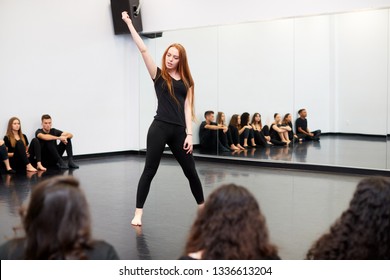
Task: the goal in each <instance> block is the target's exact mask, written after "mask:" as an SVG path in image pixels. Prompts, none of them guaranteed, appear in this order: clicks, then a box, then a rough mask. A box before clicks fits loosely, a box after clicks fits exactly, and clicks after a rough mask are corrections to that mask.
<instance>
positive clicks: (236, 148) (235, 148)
mask: <svg viewBox="0 0 390 280" xmlns="http://www.w3.org/2000/svg"><path fill="white" fill-rule="evenodd" d="M230 149H231V150H232V151H237V150H239V149H240V148H239V147H237V146H236V145H234V144H231V145H230Z"/></svg>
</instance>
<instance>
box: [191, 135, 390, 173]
mask: <svg viewBox="0 0 390 280" xmlns="http://www.w3.org/2000/svg"><path fill="white" fill-rule="evenodd" d="M389 148H390V146H389ZM194 154H195V155H196V156H202V155H203V156H218V157H223V158H233V159H241V160H244V159H246V160H259V161H272V162H288V163H305V164H319V165H337V166H350V167H359V168H370V169H387V168H390V166H388V163H387V161H388V159H387V144H386V140H385V138H381V137H378V138H376V137H367V136H331V135H323V136H322V137H321V141H320V142H303V143H296V144H294V145H293V146H290V147H271V148H257V149H249V150H247V151H241V152H238V153H237V152H236V153H233V152H231V153H230V152H227V153H220V154H210V153H205V152H202V151H200V150H199V149H197V150H195V151H194Z"/></svg>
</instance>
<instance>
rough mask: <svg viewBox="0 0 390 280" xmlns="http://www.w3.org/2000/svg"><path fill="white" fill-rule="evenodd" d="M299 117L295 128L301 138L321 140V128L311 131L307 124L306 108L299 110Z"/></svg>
mask: <svg viewBox="0 0 390 280" xmlns="http://www.w3.org/2000/svg"><path fill="white" fill-rule="evenodd" d="M298 114H299V118H298V119H296V120H295V129H296V133H297V136H298V138H299V139H305V140H309V141H310V140H313V141H319V140H320V136H321V130H315V131H310V129H309V127H308V126H307V119H306V117H307V111H306V109H300V110H299V111H298Z"/></svg>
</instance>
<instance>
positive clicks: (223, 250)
mask: <svg viewBox="0 0 390 280" xmlns="http://www.w3.org/2000/svg"><path fill="white" fill-rule="evenodd" d="M181 259H202V260H274V259H279V257H278V253H277V249H276V247H275V246H274V245H272V244H271V242H270V238H269V235H268V229H267V225H266V221H265V217H264V216H263V214H262V213H261V211H260V207H259V205H258V203H257V201H256V199H255V198H254V197H253V195H252V194H251V193H250V192H249V191H248V190H247V189H246V188H244V187H240V186H237V185H234V184H229V185H224V186H221V187H219V188H218V189H216V190H215V191H213V192H212V193H211V194H210V196H209V197H208V199H207V201H206V203H205V205H204V208H203V209H200V210H199V212H198V216H197V218H196V219H195V222H194V223H193V225H192V228H191V230H190V233H189V237H188V240H187V244H186V248H185V251H184V256H183V257H182V258H181Z"/></svg>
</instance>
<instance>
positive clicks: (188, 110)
mask: <svg viewBox="0 0 390 280" xmlns="http://www.w3.org/2000/svg"><path fill="white" fill-rule="evenodd" d="M193 90H194V87H193V86H192V87H190V88H189V89H188V91H187V97H186V101H185V102H184V115H185V118H186V133H187V137H186V139H185V140H184V144H183V149H184V150H186V151H187V154H191V153H192V149H193V146H192V96H193V94H194V93H193Z"/></svg>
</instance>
